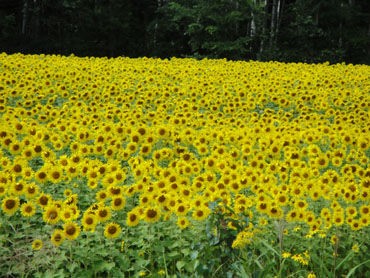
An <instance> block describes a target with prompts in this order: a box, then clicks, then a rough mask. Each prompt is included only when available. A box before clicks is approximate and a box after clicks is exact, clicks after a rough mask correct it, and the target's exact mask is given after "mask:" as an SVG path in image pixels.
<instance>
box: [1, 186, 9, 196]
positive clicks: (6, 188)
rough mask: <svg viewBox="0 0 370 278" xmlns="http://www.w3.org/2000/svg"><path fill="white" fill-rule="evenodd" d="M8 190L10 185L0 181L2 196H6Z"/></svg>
mask: <svg viewBox="0 0 370 278" xmlns="http://www.w3.org/2000/svg"><path fill="white" fill-rule="evenodd" d="M7 191H8V186H7V185H5V184H4V183H0V197H1V196H4V195H5V194H6V193H7Z"/></svg>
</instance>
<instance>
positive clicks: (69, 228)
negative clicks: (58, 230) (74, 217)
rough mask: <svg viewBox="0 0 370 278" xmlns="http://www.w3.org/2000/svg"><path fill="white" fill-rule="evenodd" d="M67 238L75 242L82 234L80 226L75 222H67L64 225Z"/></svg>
mask: <svg viewBox="0 0 370 278" xmlns="http://www.w3.org/2000/svg"><path fill="white" fill-rule="evenodd" d="M63 232H64V236H65V238H67V239H69V240H75V239H76V238H77V237H78V235H79V234H80V232H81V228H80V226H79V225H78V224H77V223H75V222H67V223H65V224H64V225H63Z"/></svg>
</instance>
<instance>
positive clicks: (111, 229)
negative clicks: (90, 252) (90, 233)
mask: <svg viewBox="0 0 370 278" xmlns="http://www.w3.org/2000/svg"><path fill="white" fill-rule="evenodd" d="M121 232H122V229H121V227H120V225H118V224H117V223H115V222H111V223H108V224H107V225H105V228H104V236H105V237H106V238H108V239H113V238H117V237H118V236H119V235H120V234H121Z"/></svg>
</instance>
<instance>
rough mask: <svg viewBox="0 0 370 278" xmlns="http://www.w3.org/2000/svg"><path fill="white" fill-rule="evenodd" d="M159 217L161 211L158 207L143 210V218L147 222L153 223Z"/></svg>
mask: <svg viewBox="0 0 370 278" xmlns="http://www.w3.org/2000/svg"><path fill="white" fill-rule="evenodd" d="M160 217H161V212H160V210H159V208H158V207H149V208H147V209H146V210H145V212H144V220H145V221H146V222H149V223H155V222H157V221H158V220H159V218H160Z"/></svg>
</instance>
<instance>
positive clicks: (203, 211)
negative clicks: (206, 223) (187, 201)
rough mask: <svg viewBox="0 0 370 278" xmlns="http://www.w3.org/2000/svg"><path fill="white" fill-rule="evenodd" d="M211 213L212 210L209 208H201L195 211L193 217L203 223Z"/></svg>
mask: <svg viewBox="0 0 370 278" xmlns="http://www.w3.org/2000/svg"><path fill="white" fill-rule="evenodd" d="M210 213H211V210H210V209H209V208H208V207H207V206H200V207H198V208H196V209H195V210H194V211H193V214H192V217H193V219H195V220H198V221H203V220H205V219H206V218H207V217H208V215H209V214H210Z"/></svg>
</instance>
